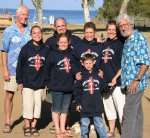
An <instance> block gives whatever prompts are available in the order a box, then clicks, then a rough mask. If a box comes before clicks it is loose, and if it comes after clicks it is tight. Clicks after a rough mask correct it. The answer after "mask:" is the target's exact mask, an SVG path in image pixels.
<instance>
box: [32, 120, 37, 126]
mask: <svg viewBox="0 0 150 138" xmlns="http://www.w3.org/2000/svg"><path fill="white" fill-rule="evenodd" d="M36 124H37V119H36V118H33V120H32V121H31V127H32V128H35V127H36Z"/></svg>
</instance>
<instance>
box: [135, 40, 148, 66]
mask: <svg viewBox="0 0 150 138" xmlns="http://www.w3.org/2000/svg"><path fill="white" fill-rule="evenodd" d="M134 61H135V64H136V65H141V64H145V65H148V66H149V65H150V55H149V49H148V43H147V40H146V39H145V38H143V39H140V40H139V42H138V43H136V56H135V57H134Z"/></svg>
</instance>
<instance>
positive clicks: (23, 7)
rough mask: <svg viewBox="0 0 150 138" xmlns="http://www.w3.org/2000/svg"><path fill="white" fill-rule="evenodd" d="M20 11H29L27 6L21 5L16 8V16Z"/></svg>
mask: <svg viewBox="0 0 150 138" xmlns="http://www.w3.org/2000/svg"><path fill="white" fill-rule="evenodd" d="M22 9H26V10H27V11H28V10H29V9H28V7H27V6H25V5H21V6H20V7H18V8H17V10H16V14H18V13H21V11H22Z"/></svg>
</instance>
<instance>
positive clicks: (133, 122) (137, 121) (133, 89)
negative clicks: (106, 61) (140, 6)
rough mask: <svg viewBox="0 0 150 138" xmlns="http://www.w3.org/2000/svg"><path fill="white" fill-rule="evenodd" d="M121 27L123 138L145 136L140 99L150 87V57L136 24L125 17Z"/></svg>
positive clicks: (120, 22) (120, 23)
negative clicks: (149, 80) (147, 87)
mask: <svg viewBox="0 0 150 138" xmlns="http://www.w3.org/2000/svg"><path fill="white" fill-rule="evenodd" d="M117 22H118V26H119V29H120V32H121V34H122V36H123V37H125V38H126V40H125V43H124V48H123V54H122V61H121V83H122V88H124V91H125V93H126V101H125V107H124V114H123V122H122V128H121V129H122V131H121V132H122V134H121V138H142V137H143V112H142V104H141V99H142V96H143V92H144V89H145V88H146V86H147V79H148V74H147V73H148V72H147V70H148V67H149V65H150V57H149V53H148V43H147V40H146V39H145V37H144V36H143V35H142V34H141V33H139V32H138V31H137V30H134V29H133V26H134V24H133V23H134V22H133V19H132V18H131V17H129V16H128V15H126V14H123V15H120V16H119V17H118V18H117Z"/></svg>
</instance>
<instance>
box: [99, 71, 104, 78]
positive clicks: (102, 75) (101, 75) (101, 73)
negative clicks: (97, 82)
mask: <svg viewBox="0 0 150 138" xmlns="http://www.w3.org/2000/svg"><path fill="white" fill-rule="evenodd" d="M98 76H99V77H100V78H102V79H103V77H104V72H103V71H102V70H101V69H99V70H98Z"/></svg>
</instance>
